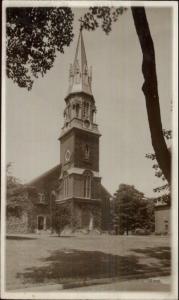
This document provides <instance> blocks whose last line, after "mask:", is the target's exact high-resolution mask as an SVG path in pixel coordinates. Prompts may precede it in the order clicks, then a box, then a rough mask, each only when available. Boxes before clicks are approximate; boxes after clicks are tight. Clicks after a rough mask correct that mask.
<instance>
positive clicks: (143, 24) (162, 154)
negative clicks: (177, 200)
mask: <svg viewBox="0 0 179 300" xmlns="http://www.w3.org/2000/svg"><path fill="white" fill-rule="evenodd" d="M131 9H132V15H133V19H134V24H135V29H136V32H137V35H138V38H139V42H140V46H141V49H142V54H143V62H142V72H143V76H144V84H143V86H142V90H143V93H144V95H145V100H146V107H147V115H148V121H149V127H150V134H151V140H152V145H153V148H154V151H155V155H156V159H157V162H158V164H159V167H160V169H161V170H162V172H163V174H164V176H165V178H166V179H167V181H168V183H169V184H170V183H171V155H170V152H169V150H168V148H167V145H166V142H165V139H164V136H163V131H162V122H161V114H160V103H159V96H158V84H157V74H156V64H155V51H154V45H153V40H152V37H151V34H150V29H149V25H148V22H147V17H146V13H145V9H144V7H132V8H131Z"/></svg>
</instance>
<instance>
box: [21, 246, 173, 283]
mask: <svg viewBox="0 0 179 300" xmlns="http://www.w3.org/2000/svg"><path fill="white" fill-rule="evenodd" d="M132 251H134V252H135V253H141V254H145V257H146V263H140V258H139V257H138V256H137V255H127V256H118V255H111V254H106V253H103V252H99V251H78V250H73V249H63V250H61V251H53V252H52V254H51V255H50V256H49V257H47V258H46V259H43V260H41V261H42V262H44V266H40V267H31V268H27V269H26V271H25V272H24V273H18V274H17V277H18V278H21V280H22V281H23V283H47V282H48V283H65V282H68V281H72V280H81V279H82V280H85V279H97V278H107V277H108V278H111V277H119V278H121V279H122V278H125V277H126V276H129V275H132V278H133V279H135V278H147V276H149V277H151V273H152V274H154V276H155V273H157V274H158V272H161V273H162V269H163V268H164V267H166V266H167V267H169V266H170V248H169V247H154V248H147V249H144V250H141V249H135V250H132ZM151 258H152V259H153V258H155V259H156V260H154V261H156V263H154V262H152V263H150V262H149V260H150V259H151ZM152 261H153V260H152ZM149 273H150V275H149ZM168 273H169V272H168ZM167 275H169V274H167ZM152 276H153V275H152Z"/></svg>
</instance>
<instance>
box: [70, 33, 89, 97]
mask: <svg viewBox="0 0 179 300" xmlns="http://www.w3.org/2000/svg"><path fill="white" fill-rule="evenodd" d="M91 81H92V72H91V68H90V71H89V70H88V64H87V58H86V51H85V46H84V40H83V35H82V30H80V33H79V37H78V42H77V47H76V53H75V58H74V63H73V64H71V65H70V71H69V90H68V95H69V94H71V93H76V92H84V93H86V94H88V95H92V90H91Z"/></svg>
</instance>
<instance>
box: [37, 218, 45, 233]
mask: <svg viewBox="0 0 179 300" xmlns="http://www.w3.org/2000/svg"><path fill="white" fill-rule="evenodd" d="M37 223H38V230H44V217H43V216H38V222H37Z"/></svg>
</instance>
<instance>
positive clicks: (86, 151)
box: [85, 144, 90, 159]
mask: <svg viewBox="0 0 179 300" xmlns="http://www.w3.org/2000/svg"><path fill="white" fill-rule="evenodd" d="M89 156H90V150H89V146H88V145H87V144H86V145H85V159H89Z"/></svg>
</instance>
